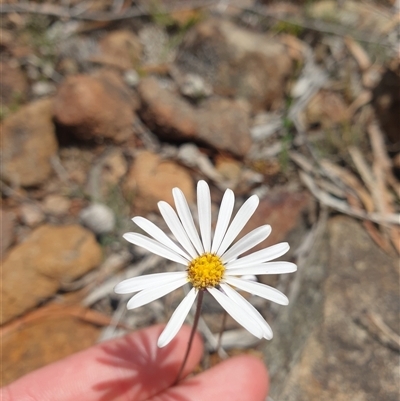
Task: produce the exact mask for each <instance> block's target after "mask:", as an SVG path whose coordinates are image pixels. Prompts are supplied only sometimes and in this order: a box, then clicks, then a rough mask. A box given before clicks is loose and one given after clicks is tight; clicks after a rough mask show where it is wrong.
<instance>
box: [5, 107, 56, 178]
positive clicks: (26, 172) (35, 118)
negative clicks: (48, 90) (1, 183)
mask: <svg viewBox="0 0 400 401" xmlns="http://www.w3.org/2000/svg"><path fill="white" fill-rule="evenodd" d="M51 108H52V100H50V99H45V100H38V101H36V102H33V103H31V104H29V105H27V106H24V107H22V108H21V109H20V110H18V111H17V112H16V113H14V114H12V115H10V116H9V117H7V118H6V119H5V120H4V123H3V124H2V127H1V128H0V161H1V165H2V169H1V176H2V178H3V179H4V180H6V181H8V182H9V183H11V184H12V185H16V186H18V185H22V186H35V185H39V184H41V183H43V181H44V180H46V178H48V176H49V175H50V173H51V171H52V167H51V163H50V159H51V157H52V156H54V155H55V154H56V152H57V148H58V145H57V140H56V137H55V133H54V125H53V123H52V114H51Z"/></svg>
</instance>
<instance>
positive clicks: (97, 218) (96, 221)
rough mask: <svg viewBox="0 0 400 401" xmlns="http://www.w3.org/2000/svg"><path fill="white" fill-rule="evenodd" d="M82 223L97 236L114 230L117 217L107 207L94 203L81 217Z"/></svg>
mask: <svg viewBox="0 0 400 401" xmlns="http://www.w3.org/2000/svg"><path fill="white" fill-rule="evenodd" d="M79 218H80V221H81V223H82V224H83V225H84V226H86V227H87V228H88V229H89V230H91V231H93V232H94V233H95V234H97V235H99V234H105V233H109V232H111V231H113V230H114V228H115V215H114V212H113V211H112V210H111V209H110V208H109V207H108V206H106V205H103V204H101V203H93V204H91V205H90V206H88V207H87V208H85V209H83V210H82V211H81V213H80V215H79Z"/></svg>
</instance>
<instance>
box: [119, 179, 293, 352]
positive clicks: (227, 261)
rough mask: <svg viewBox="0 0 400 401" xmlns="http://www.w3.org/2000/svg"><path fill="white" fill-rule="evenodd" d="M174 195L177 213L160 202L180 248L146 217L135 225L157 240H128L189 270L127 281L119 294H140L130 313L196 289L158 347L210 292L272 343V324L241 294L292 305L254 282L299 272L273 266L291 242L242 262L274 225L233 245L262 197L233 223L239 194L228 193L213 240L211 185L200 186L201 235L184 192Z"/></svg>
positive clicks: (132, 237)
mask: <svg viewBox="0 0 400 401" xmlns="http://www.w3.org/2000/svg"><path fill="white" fill-rule="evenodd" d="M172 193H173V197H174V201H175V206H176V211H177V213H176V212H175V210H174V209H173V208H172V207H171V206H170V205H169V204H168V203H166V202H163V201H162V202H159V203H158V207H159V209H160V212H161V215H162V216H163V218H164V220H165V222H166V224H167V225H168V227H169V229H170V230H171V232H172V234H173V235H174V236H175V238H176V241H177V243H175V242H174V241H172V240H171V239H170V238H169V237H168V236H167V235H166V234H165V233H164V232H163V231H162V230H161V229H160V228H158V227H157V226H156V225H155V224H153V223H152V222H151V221H149V220H147V219H145V218H143V217H134V218H133V219H132V220H133V221H134V223H136V224H137V225H138V226H139V227H140V228H141V229H142V230H143V231H145V232H146V233H147V234H148V235H149V236H150V237H152V238H150V237H148V236H145V235H142V234H139V233H127V234H125V235H124V238H125V239H126V240H127V241H129V242H131V243H132V244H135V245H138V246H141V247H143V248H145V249H147V250H148V251H150V252H152V253H154V254H157V255H160V256H162V257H165V258H166V259H169V260H172V261H174V262H176V263H178V264H180V265H182V266H183V267H182V268H181V269H177V271H176V272H166V273H156V274H149V275H145V276H139V277H134V278H130V279H127V280H124V281H122V282H121V283H119V284H118V285H117V286H116V287H115V292H116V293H118V294H129V293H134V292H137V294H135V295H134V296H133V297H132V298H131V299H130V300H129V302H128V304H127V308H128V309H134V308H138V307H139V306H142V305H145V304H147V303H149V302H152V301H154V300H156V299H158V298H161V297H163V296H164V295H166V294H168V293H170V292H172V291H174V290H176V289H177V288H179V287H182V286H184V285H185V284H189V285H191V287H192V288H191V290H190V291H189V293H188V294H187V295H186V296H185V298H184V299H183V300H182V302H181V303H180V304H179V306H178V307H177V308H176V310H175V311H174V313H173V314H172V316H171V318H170V320H169V322H168V324H167V325H166V327H165V329H164V331H163V332H162V333H161V335H160V337H159V339H158V342H157V344H158V346H159V347H164V346H166V345H167V344H168V343H169V342H170V341H171V340H172V339H173V338H174V337H175V335H176V334H177V332H178V331H179V329H180V328H181V326H182V324H183V322H184V320H185V318H186V316H187V315H188V313H189V311H190V309H191V307H192V305H193V303H194V301H195V299H196V297H197V295H198V293H199V291H208V292H209V293H210V294H211V295H212V296H213V297H214V298H215V299H216V300H217V301H218V302H219V303H220V304H221V306H222V307H223V308H224V309H225V310H226V312H227V313H229V314H230V315H231V316H232V318H233V319H235V320H236V321H237V322H238V323H239V324H240V325H242V326H243V327H244V328H246V329H247V330H248V331H249V332H250V333H252V334H253V335H254V336H256V337H258V338H260V339H261V338H266V339H271V338H272V330H271V328H270V326H269V325H268V323H267V322H266V321H265V320H264V318H263V317H262V316H261V314H260V313H259V312H258V311H257V310H256V309H255V308H254V306H252V305H251V304H250V303H249V302H248V301H247V300H246V299H245V298H244V297H243V296H242V295H240V294H239V292H237V291H236V289H239V290H242V291H246V292H249V293H250V294H253V295H257V296H260V297H262V298H265V299H268V300H270V301H273V302H276V303H278V304H280V305H287V304H288V303H289V300H288V298H287V297H286V296H285V295H284V294H282V293H281V292H280V291H278V290H276V289H275V288H272V287H270V286H268V285H265V284H261V283H258V282H254V281H253V280H252V279H251V277H252V276H253V275H261V274H281V273H292V272H294V271H296V270H297V266H296V265H295V264H294V263H290V262H271V260H273V259H276V258H278V257H280V256H282V255H283V254H285V253H286V252H287V251H288V250H289V244H288V243H286V242H283V243H280V244H277V245H273V246H270V247H268V248H264V249H262V250H260V251H257V252H254V253H252V254H249V255H246V256H243V257H239V256H240V255H242V254H243V253H244V252H246V251H248V250H249V249H251V248H253V247H255V246H256V245H258V244H259V243H261V242H262V241H264V240H265V239H266V238H267V237H268V235H269V234H270V233H271V227H270V226H269V225H263V226H261V227H258V228H256V229H255V230H253V231H251V232H250V233H248V234H246V235H245V236H244V237H243V238H241V239H240V240H239V241H237V242H236V243H235V244H233V245H232V243H233V241H234V240H235V238H236V237H237V236H238V234H239V233H240V231H241V230H242V228H243V227H244V226H245V225H246V223H247V222H248V221H249V219H250V217H251V216H252V215H253V213H254V212H255V210H256V208H257V206H258V204H259V199H258V197H257V196H256V195H253V196H251V197H250V198H249V199H248V200H247V201H246V202H245V203H244V204H243V206H242V207H241V208H240V209H239V211H238V212H237V214H236V216H235V217H234V218H233V220H232V222H231V224H229V222H230V220H231V216H232V211H233V206H234V201H235V197H234V194H233V192H232V191H231V190H230V189H227V190H226V191H225V194H224V196H223V199H222V202H221V206H220V211H219V214H218V220H217V224H216V227H215V232H214V236H212V233H211V198H210V189H209V187H208V185H207V183H206V182H205V181H199V182H198V185H197V209H198V221H199V228H200V235H199V233H198V231H197V229H196V227H195V224H194V221H193V217H192V215H191V212H190V209H189V206H188V203H187V201H186V199H185V196H184V194H183V192H182V191H181V190H180V189H179V188H174V189H173V190H172ZM246 276H247V277H246Z"/></svg>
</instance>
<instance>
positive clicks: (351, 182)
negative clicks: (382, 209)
mask: <svg viewBox="0 0 400 401" xmlns="http://www.w3.org/2000/svg"><path fill="white" fill-rule="evenodd" d="M320 163H321V166H322V167H323V168H324V169H325V170H328V171H329V172H330V173H331V174H334V175H335V176H336V177H337V178H338V179H340V180H341V181H342V182H343V183H344V184H345V185H346V186H347V187H348V188H349V189H351V190H352V191H354V192H355V193H356V195H357V196H358V198H359V199H360V200H361V202H362V204H363V206H364V207H365V209H366V210H367V212H373V211H374V202H373V200H372V198H371V196H370V194H369V193H368V191H367V190H366V189H365V188H364V186H363V184H362V183H361V181H360V180H359V179H358V178H357V177H356V176H355V175H354V174H352V173H351V172H350V171H349V170H347V169H345V168H344V167H341V166H339V165H337V164H335V163H332V162H331V161H329V160H321V162H320Z"/></svg>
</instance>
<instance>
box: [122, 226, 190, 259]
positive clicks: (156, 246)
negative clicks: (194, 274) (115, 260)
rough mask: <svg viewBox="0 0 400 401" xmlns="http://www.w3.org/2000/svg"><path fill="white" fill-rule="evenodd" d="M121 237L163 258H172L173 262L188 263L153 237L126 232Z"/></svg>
mask: <svg viewBox="0 0 400 401" xmlns="http://www.w3.org/2000/svg"><path fill="white" fill-rule="evenodd" d="M123 237H124V238H125V239H126V240H127V241H129V242H130V243H132V244H134V245H138V246H141V247H142V248H145V249H147V250H148V251H150V252H152V253H155V254H156V255H159V256H162V257H163V258H166V259H169V260H172V261H173V262H177V263H180V264H182V265H185V266H187V264H188V261H187V260H186V259H184V258H183V257H182V256H180V255H178V254H177V253H176V252H174V251H172V250H171V249H169V248H167V247H166V246H165V245H163V244H160V243H159V242H157V241H155V240H154V239H151V238H149V237H146V236H145V235H143V234H138V233H126V234H124V235H123Z"/></svg>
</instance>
